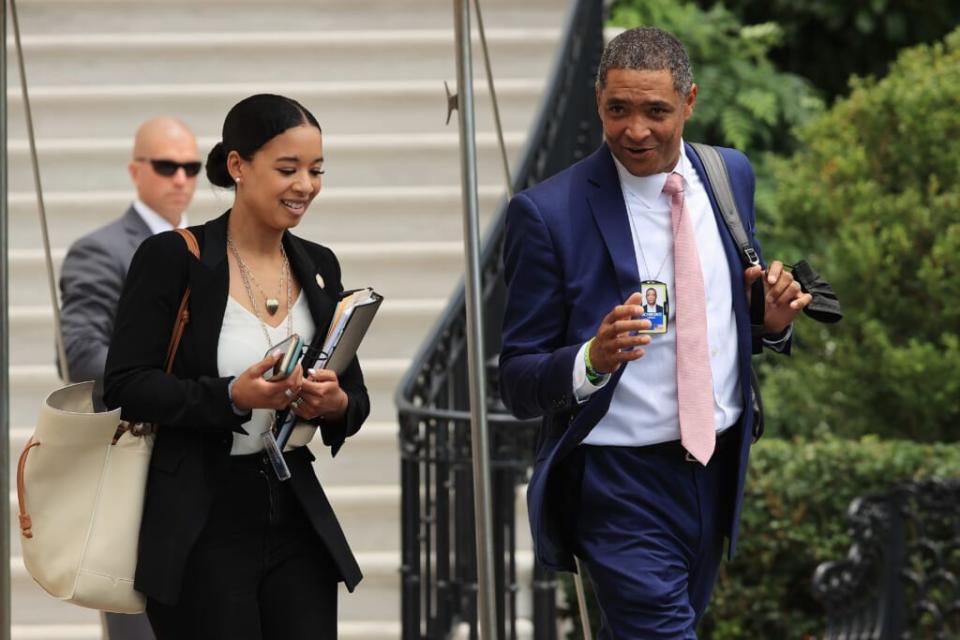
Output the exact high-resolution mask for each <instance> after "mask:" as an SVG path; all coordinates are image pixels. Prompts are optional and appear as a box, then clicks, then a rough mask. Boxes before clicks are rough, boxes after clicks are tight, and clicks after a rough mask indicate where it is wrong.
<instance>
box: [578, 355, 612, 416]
mask: <svg viewBox="0 0 960 640" xmlns="http://www.w3.org/2000/svg"><path fill="white" fill-rule="evenodd" d="M587 344H588V343H586V342H585V343H583V346H581V347H580V350H579V351H577V356H576V357H575V358H574V359H573V397H574V398H576V400H577V404H583V403H584V402H586V401H587V400H588V399H589V398H590V396H592V395H593V394H594V393H596V392H597V391H599V390H600V389H603V387H604V386H605V385H606V384H607V381H608V380H610V374H609V373H608V374H605V375H604V376H603V377H602V378H601V379H600V381H599V382H597V384H593V383H592V382H590V380H588V379H587V362H586V359H585V357H584V356H585V355H586V349H587Z"/></svg>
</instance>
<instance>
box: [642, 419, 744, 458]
mask: <svg viewBox="0 0 960 640" xmlns="http://www.w3.org/2000/svg"><path fill="white" fill-rule="evenodd" d="M736 430H737V424H734V425H733V426H731V427H728V428H726V429H724V430H723V431H721V432H720V433H718V434H717V444H716V448H715V449H714V450H713V455H716V454H717V453H718V452H719V451H720V450H721V449H723V448H724V447H726V446H727V445H728V444H729V443H731V442H733V441H734V440H736V438H734V432H735V431H736ZM631 448H632V449H635V450H636V451H637V452H638V453H642V454H644V455H646V454H652V455H658V456H665V457H668V458H680V457H682V458H683V459H684V460H686V461H687V462H697V459H696V458H694V457H693V456H692V455H690V453H689V452H688V451H687V450H686V449H684V448H683V445H682V444H680V441H679V440H669V441H667V442H658V443H657V444H647V445H643V446H640V447H631Z"/></svg>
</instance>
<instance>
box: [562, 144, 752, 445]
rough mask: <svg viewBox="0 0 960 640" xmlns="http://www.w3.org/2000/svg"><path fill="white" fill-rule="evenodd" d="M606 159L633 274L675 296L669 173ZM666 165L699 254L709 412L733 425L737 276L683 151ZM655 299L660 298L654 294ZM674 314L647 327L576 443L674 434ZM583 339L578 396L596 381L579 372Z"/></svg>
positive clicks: (650, 440) (641, 441)
mask: <svg viewBox="0 0 960 640" xmlns="http://www.w3.org/2000/svg"><path fill="white" fill-rule="evenodd" d="M614 162H615V163H616V166H617V173H618V174H619V176H620V186H621V189H622V191H623V198H624V203H625V204H626V209H627V215H628V216H629V218H630V233H631V235H632V236H633V246H634V253H635V254H636V260H637V271H638V273H639V276H640V277H639V279H638V282H640V281H643V280H658V281H660V282H663V283H665V284H666V286H667V295H668V298H669V301H671V302H672V301H673V300H674V299H675V291H674V277H673V231H672V227H671V220H670V198H669V197H668V196H667V195H665V194H664V193H663V186H664V184H665V183H666V181H667V176H668V175H669V174H667V173H660V174H656V175H652V176H644V177H638V176H634V175H632V174H631V173H630V172H629V171H627V169H626V168H625V167H624V166H623V165H621V164H620V162H618V161H617V160H616V158H614ZM674 171H675V172H676V173H679V174H680V175H681V176H682V177H683V183H684V198H685V201H686V206H687V212H688V213H689V215H690V216H691V218H692V219H691V222H692V223H693V228H694V235H695V237H696V241H697V249H698V251H699V254H700V266H701V269H702V271H703V284H704V290H705V292H706V296H707V300H706V303H707V345H708V348H709V354H710V369H711V373H712V376H713V400H714V414H715V417H716V426H717V430H718V431H723V430H724V429H726V428H727V427H729V426H731V425H733V424H734V423H735V422H736V421H737V419H738V418H739V417H740V414H741V412H742V411H743V397H742V392H741V389H740V374H739V370H738V362H737V356H738V345H737V322H736V317H735V316H734V311H733V296H732V293H731V292H732V287H734V286H743V284H742V282H743V280H742V277H741V276H740V274H739V273H738V274H735V277H734V276H733V275H731V273H730V267H729V263H728V262H727V255H726V252H725V251H724V248H723V242H722V240H721V238H720V230H719V228H718V227H717V221H716V218H715V216H714V214H713V208H712V207H711V206H710V201H709V198H708V196H707V192H706V190H705V188H704V185H703V182H702V181H701V180H700V177H699V176H698V175H697V173H696V171H695V170H694V169H693V167H692V166H691V164H690V162H689V160H688V159H687V157H686V155H685V154H683V153H681V154H680V160H679V161H678V163H677V166H676V167H675V168H674ZM684 215H687V213H685V214H684ZM641 249H642V251H641ZM661 265H662V266H661ZM734 279H735V280H736V281H734ZM641 293H643V292H642V291H641ZM657 303H658V304H662V301H661V300H658V301H657ZM674 315H675V314H674V309H673V305H672V304H670V309H669V318H668V331H667V333H665V334H652V335H651V338H652V341H651V343H650V344H649V345H647V346H646V347H644V350H645V352H646V353H645V355H644V356H643V357H642V358H640V359H639V360H635V361H633V362H629V363H626V364H625V365H624V366H625V367H626V370H625V371H624V372H623V375H622V376H621V378H620V382H619V383H618V384H617V388H616V389H614V392H613V398H612V399H611V402H610V408H609V409H608V410H607V413H606V415H605V416H604V417H603V418H601V419H600V421H599V422H598V423H597V424H596V426H595V427H594V428H593V430H591V432H590V433H589V434H588V435H587V437H586V438H585V439H584V440H583V443H584V444H590V445H607V446H644V445H649V444H656V443H659V442H668V441H671V440H679V439H680V419H679V411H678V407H677V350H676V346H677V342H676V332H675V330H674V320H675V317H674ZM585 347H586V345H584V347H581V349H580V354H579V357H578V358H577V359H576V360H575V364H574V371H573V389H574V394H575V395H576V397H577V400H578V401H580V402H583V401H585V400H586V399H587V398H588V397H589V396H590V395H591V394H592V393H594V392H595V391H597V390H598V389H600V388H601V387H602V386H603V384H604V383H600V384H599V386H598V385H593V384H591V383H590V382H589V381H588V380H587V378H586V369H585V366H584V360H583V354H584V350H585Z"/></svg>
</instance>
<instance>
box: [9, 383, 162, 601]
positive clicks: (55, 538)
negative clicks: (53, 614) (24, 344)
mask: <svg viewBox="0 0 960 640" xmlns="http://www.w3.org/2000/svg"><path fill="white" fill-rule="evenodd" d="M92 391H93V382H81V383H79V384H73V385H69V386H66V387H62V388H60V389H57V390H56V391H54V392H53V393H51V394H50V395H49V396H47V399H46V401H45V402H44V403H43V405H42V406H41V407H40V415H39V417H38V419H37V428H36V431H34V434H33V437H32V438H31V439H30V440H29V441H28V442H27V448H26V449H24V452H23V454H22V456H21V462H20V465H18V473H17V492H18V495H19V497H20V514H21V515H20V525H21V548H22V550H23V563H24V565H26V568H27V571H28V572H29V573H30V575H31V576H33V579H34V580H36V581H37V583H38V584H39V585H40V586H41V587H43V589H44V590H45V591H46V592H47V593H49V594H50V595H52V596H53V597H55V598H58V599H60V600H66V601H67V602H72V603H73V604H77V605H80V606H81V607H91V608H94V609H102V610H104V611H115V612H118V613H138V612H140V611H143V610H144V605H145V599H144V597H143V595H141V594H140V593H138V592H137V591H134V589H133V574H134V572H135V571H136V568H137V538H138V537H139V534H140V517H141V515H142V514H143V494H144V490H145V488H146V483H147V469H148V468H149V466H150V453H151V452H152V451H153V438H154V436H153V435H145V436H139V437H138V436H134V435H133V434H131V433H130V432H129V431H125V432H123V434H122V435H121V436H120V438H119V439H118V440H117V442H116V444H114V442H113V439H114V434H115V433H116V432H117V426H118V425H119V424H120V410H119V409H115V410H113V411H108V412H104V413H96V412H95V411H94V408H93V400H92Z"/></svg>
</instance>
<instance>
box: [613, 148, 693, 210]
mask: <svg viewBox="0 0 960 640" xmlns="http://www.w3.org/2000/svg"><path fill="white" fill-rule="evenodd" d="M685 149H686V145H685V144H684V142H683V140H682V139H681V140H680V158H679V160H678V161H677V165H676V166H675V167H674V168H673V170H672V171H669V172H667V173H655V174H653V175H652V176H635V175H633V174H632V173H630V172H629V171H628V170H627V168H626V167H625V166H623V165H622V164H621V163H620V161H619V160H617V157H616V156H614V155H613V154H611V156H612V157H613V162H614V164H615V165H616V167H617V174H619V176H620V186H621V187H622V188H623V191H624V195H626V194H627V193H629V194H630V195H632V196H633V197H634V198H636V199H637V200H639V201H640V202H641V203H642V204H644V205H645V206H646V207H648V208H654V207H661V206H663V205H664V203H666V204H667V206H669V203H670V201H669V199H668V198H667V196H666V195H664V193H663V186H664V185H665V184H666V183H667V176H669V175H670V174H671V173H679V174H680V177H681V178H683V182H684V186H687V185H689V184H690V179H689V176H690V172H691V171H693V168H692V167H691V166H690V161H689V160H688V159H687V154H686V152H685V151H684V150H685Z"/></svg>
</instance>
